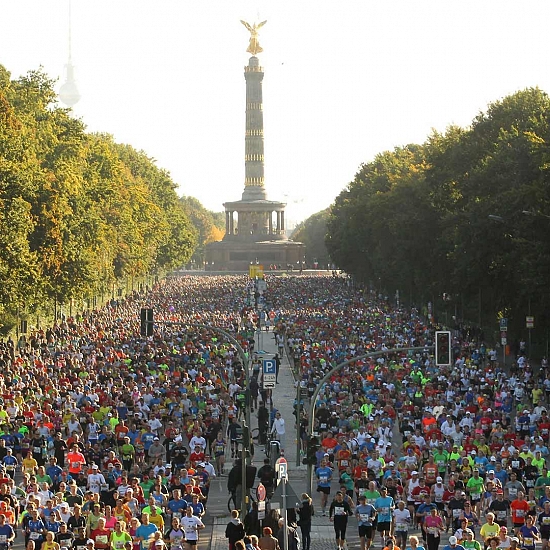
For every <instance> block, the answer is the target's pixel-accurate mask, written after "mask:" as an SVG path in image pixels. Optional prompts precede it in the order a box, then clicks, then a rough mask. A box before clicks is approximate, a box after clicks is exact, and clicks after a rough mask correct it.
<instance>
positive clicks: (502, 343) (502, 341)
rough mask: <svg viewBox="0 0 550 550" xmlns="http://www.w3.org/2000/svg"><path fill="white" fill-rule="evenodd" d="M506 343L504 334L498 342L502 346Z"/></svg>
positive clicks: (506, 339)
mask: <svg viewBox="0 0 550 550" xmlns="http://www.w3.org/2000/svg"><path fill="white" fill-rule="evenodd" d="M507 343H508V338H505V337H504V336H503V337H502V338H501V339H500V344H501V345H502V346H505V345H506V344H507Z"/></svg>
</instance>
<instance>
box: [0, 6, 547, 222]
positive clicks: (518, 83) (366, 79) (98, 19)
mask: <svg viewBox="0 0 550 550" xmlns="http://www.w3.org/2000/svg"><path fill="white" fill-rule="evenodd" d="M68 5H69V4H68V0H0V14H1V18H2V30H1V32H0V64H2V65H4V66H5V67H6V68H7V69H8V70H9V71H10V72H11V73H12V76H13V77H17V76H19V75H21V74H24V73H26V72H27V71H28V70H31V69H36V68H38V67H39V66H40V65H42V66H43V67H44V69H45V70H46V72H47V73H48V74H49V75H50V76H51V77H54V78H59V79H60V84H61V83H62V82H63V81H64V65H65V63H66V60H67V55H68ZM240 19H245V20H247V21H249V22H251V23H252V22H254V21H263V20H264V19H267V21H268V22H267V24H266V25H265V26H264V27H263V28H262V29H261V34H260V43H261V45H262V47H263V48H264V52H263V53H262V54H260V56H259V57H260V61H261V64H262V65H263V67H264V70H265V77H264V87H263V91H264V124H265V159H266V161H265V163H266V166H265V174H266V187H267V190H268V194H269V198H270V199H272V200H284V201H287V202H288V207H287V218H288V219H290V220H294V221H299V220H301V219H303V218H304V217H307V216H308V215H310V214H312V213H314V212H317V211H318V210H321V209H322V208H325V207H326V206H328V205H330V204H331V202H332V201H333V200H334V198H335V196H336V195H337V194H338V193H339V192H340V191H341V190H342V189H343V188H344V187H345V186H346V185H347V184H348V183H349V182H350V181H351V180H352V179H353V176H354V174H355V173H356V172H357V171H358V169H359V167H360V165H361V163H363V162H368V161H370V160H372V158H373V157H374V155H375V154H376V153H378V152H381V151H384V150H387V149H392V148H393V147H395V146H399V145H404V144H407V143H411V142H415V143H420V142H423V141H424V140H425V139H426V137H427V135H428V134H429V133H430V131H431V129H432V128H435V129H437V130H441V131H443V130H444V129H445V128H446V127H447V126H448V125H449V124H452V123H455V124H460V125H468V124H469V123H470V122H471V120H472V118H473V117H474V116H475V115H476V114H477V113H478V112H479V111H480V110H484V109H485V108H486V106H487V103H489V102H491V101H494V100H497V99H500V98H502V97H504V96H505V95H508V94H510V93H513V92H515V91H517V90H519V89H523V88H526V87H530V86H539V87H541V88H542V89H543V90H546V91H549V90H550V72H549V70H550V65H549V62H548V60H549V58H550V55H549V53H550V33H549V32H548V22H549V21H550V1H549V0H498V1H496V0H472V1H470V0H464V1H460V0H376V1H375V0H349V1H346V0H339V1H337V0H330V1H329V0H315V1H313V0H269V1H267V0H246V1H245V0H216V1H214V0H200V1H188V0H72V29H73V40H72V46H73V48H72V49H73V63H74V65H75V66H76V78H77V83H78V87H79V90H80V93H81V94H82V99H81V100H80V102H79V103H78V104H77V105H76V106H75V108H74V111H75V115H76V116H78V117H81V118H82V119H83V120H84V122H85V124H86V125H87V128H88V130H89V131H98V132H107V133H111V134H113V135H114V137H115V139H116V140H117V141H120V142H124V143H129V144H131V145H133V146H134V147H136V148H137V149H143V150H144V151H146V152H147V153H148V154H149V156H151V157H153V158H155V159H156V160H157V161H158V165H159V166H161V167H163V168H165V169H167V170H168V171H169V172H170V173H171V174H172V177H173V179H174V181H175V182H176V183H177V184H178V185H179V190H180V193H181V194H185V195H192V196H195V197H197V198H198V199H199V200H200V201H201V202H202V203H203V204H204V205H205V206H206V207H207V208H209V209H212V210H216V211H221V210H223V206H222V203H223V202H224V201H231V200H238V199H240V196H241V193H242V190H243V186H244V123H245V116H244V109H245V81H244V77H243V68H244V66H245V65H246V64H247V63H248V57H249V54H247V53H246V48H247V46H248V36H249V34H248V32H247V30H246V29H245V28H244V27H243V26H242V25H241V24H240V22H239V20H240Z"/></svg>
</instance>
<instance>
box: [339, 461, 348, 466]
mask: <svg viewBox="0 0 550 550" xmlns="http://www.w3.org/2000/svg"><path fill="white" fill-rule="evenodd" d="M340 464H341V465H342V466H344V467H346V466H347V465H348V464H349V462H348V461H347V460H341V461H340Z"/></svg>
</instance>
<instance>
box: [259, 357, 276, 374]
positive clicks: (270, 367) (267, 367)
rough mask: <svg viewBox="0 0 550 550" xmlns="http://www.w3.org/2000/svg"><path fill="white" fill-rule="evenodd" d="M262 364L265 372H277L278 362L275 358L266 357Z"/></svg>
mask: <svg viewBox="0 0 550 550" xmlns="http://www.w3.org/2000/svg"><path fill="white" fill-rule="evenodd" d="M262 364H263V371H264V374H275V375H276V374H277V364H276V363H275V361H274V360H273V359H264V360H263V362H262Z"/></svg>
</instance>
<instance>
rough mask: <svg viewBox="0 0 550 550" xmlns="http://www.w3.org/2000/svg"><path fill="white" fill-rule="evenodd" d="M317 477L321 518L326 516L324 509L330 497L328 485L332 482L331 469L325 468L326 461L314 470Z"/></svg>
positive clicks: (322, 461)
mask: <svg viewBox="0 0 550 550" xmlns="http://www.w3.org/2000/svg"><path fill="white" fill-rule="evenodd" d="M315 476H316V477H317V492H318V493H321V510H322V512H323V516H326V515H327V512H326V507H327V500H328V496H329V495H330V483H331V481H332V468H329V467H328V466H327V461H326V460H321V466H319V468H317V469H316V470H315Z"/></svg>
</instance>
